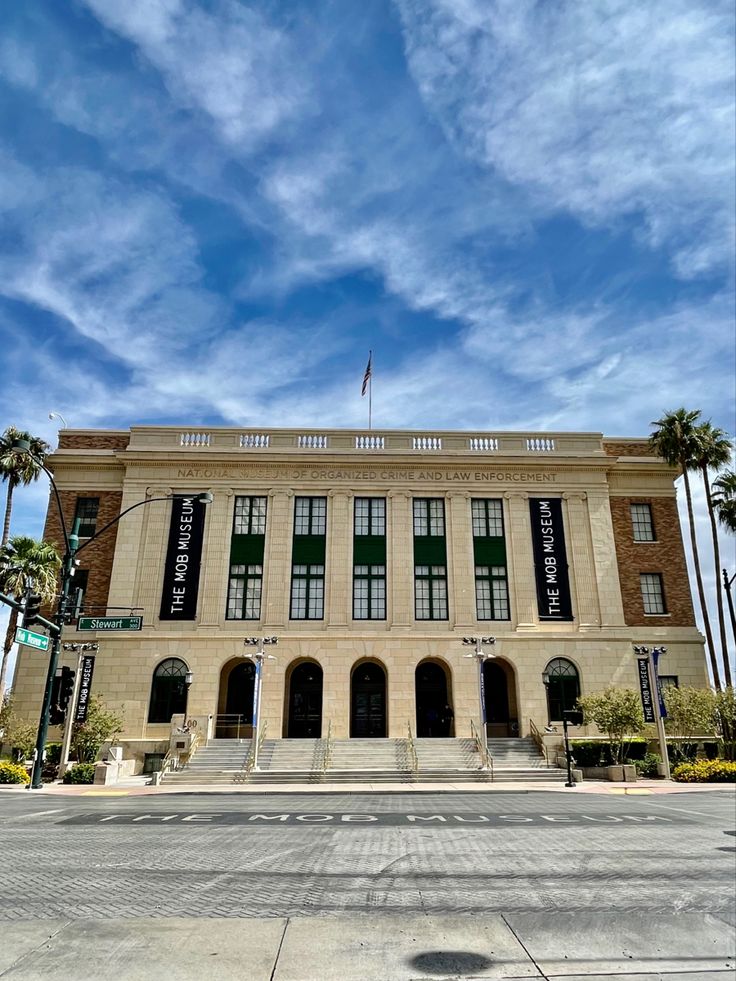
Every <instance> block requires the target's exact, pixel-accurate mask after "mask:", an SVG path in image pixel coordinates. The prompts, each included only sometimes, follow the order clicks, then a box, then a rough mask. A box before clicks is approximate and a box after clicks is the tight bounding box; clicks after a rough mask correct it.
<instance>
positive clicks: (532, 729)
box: [529, 719, 552, 767]
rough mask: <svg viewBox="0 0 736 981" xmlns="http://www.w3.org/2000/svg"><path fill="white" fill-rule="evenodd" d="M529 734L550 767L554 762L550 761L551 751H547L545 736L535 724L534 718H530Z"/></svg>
mask: <svg viewBox="0 0 736 981" xmlns="http://www.w3.org/2000/svg"><path fill="white" fill-rule="evenodd" d="M529 735H530V736H531V737H532V740H533V741H534V745H535V746H536V747H537V749H538V750H539V752H540V753H541V754H542V756H543V757H544V762H545V763H546V764H547V766H548V767H549V766H551V765H552V764H551V763H550V761H549V753H548V752H547V747H546V746H545V745H544V737H543V736H542V733H541V732H540V731H539V729H538V728H537V726H536V725H535V723H534V719H529Z"/></svg>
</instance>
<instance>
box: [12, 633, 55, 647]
mask: <svg viewBox="0 0 736 981" xmlns="http://www.w3.org/2000/svg"><path fill="white" fill-rule="evenodd" d="M15 642H16V644H25V646H26V647H33V648H34V649H35V650H37V651H47V650H48V649H49V638H48V637H47V636H46V634H37V633H34V632H33V631H32V630H26V628H25V627H18V628H17V630H16V631H15Z"/></svg>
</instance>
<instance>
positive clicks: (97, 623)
mask: <svg viewBox="0 0 736 981" xmlns="http://www.w3.org/2000/svg"><path fill="white" fill-rule="evenodd" d="M142 627H143V617H80V618H79V620H78V621H77V630H140V629H141V628H142Z"/></svg>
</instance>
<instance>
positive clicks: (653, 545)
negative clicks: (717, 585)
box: [611, 497, 695, 627]
mask: <svg viewBox="0 0 736 981" xmlns="http://www.w3.org/2000/svg"><path fill="white" fill-rule="evenodd" d="M632 504H649V506H650V507H651V509H652V521H653V523H654V534H655V535H656V537H657V541H656V542H635V541H634V532H633V529H632V527H631V505H632ZM611 516H612V518H613V534H614V539H615V541H616V557H617V559H618V568H619V578H620V581H621V595H622V597H623V602H624V618H625V620H626V623H627V624H628V625H630V626H632V625H641V624H653V625H656V626H664V627H690V626H693V625H694V623H695V617H694V615H693V604H692V598H691V595H690V582H689V580H688V575H687V566H686V565H685V553H684V551H683V547H682V534H681V531H680V519H679V516H678V511H677V501H676V500H675V499H674V498H670V497H665V498H662V497H653V498H647V497H612V498H611ZM642 572H659V573H660V574H661V576H662V582H663V585H664V598H665V608H666V609H667V612H668V614H669V615H668V616H661V617H658V616H652V615H645V614H644V604H643V603H642V598H641V584H640V581H639V574H640V573H642Z"/></svg>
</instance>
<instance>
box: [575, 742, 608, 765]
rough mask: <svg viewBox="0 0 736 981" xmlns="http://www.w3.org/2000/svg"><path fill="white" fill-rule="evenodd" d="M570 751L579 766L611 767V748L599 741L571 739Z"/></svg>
mask: <svg viewBox="0 0 736 981" xmlns="http://www.w3.org/2000/svg"><path fill="white" fill-rule="evenodd" d="M570 750H571V752H572V755H573V756H574V757H575V763H576V764H577V766H610V763H611V747H610V746H609V745H608V743H604V742H601V741H600V740H598V739H571V740H570Z"/></svg>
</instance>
